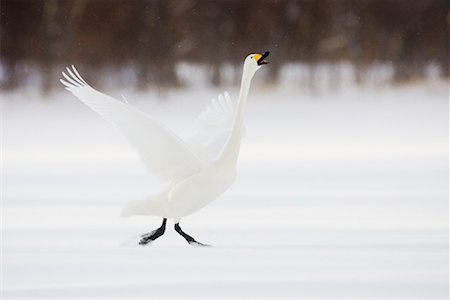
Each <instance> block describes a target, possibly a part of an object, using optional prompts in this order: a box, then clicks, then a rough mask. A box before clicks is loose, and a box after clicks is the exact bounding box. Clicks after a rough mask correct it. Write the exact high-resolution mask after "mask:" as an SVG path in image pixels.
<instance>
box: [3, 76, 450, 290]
mask: <svg viewBox="0 0 450 300" xmlns="http://www.w3.org/2000/svg"><path fill="white" fill-rule="evenodd" d="M257 86H258V88H255V89H253V90H252V91H251V95H250V99H249V105H248V108H247V118H246V128H247V130H246V138H245V141H244V143H243V148H242V151H241V157H240V161H239V175H238V181H237V182H236V184H235V185H234V186H233V187H232V189H230V190H229V191H228V192H227V193H226V194H224V195H223V196H222V197H221V198H220V199H218V200H217V201H216V202H214V203H213V204H212V205H210V206H208V207H206V208H205V209H203V210H202V211H200V212H198V213H196V214H194V215H192V216H190V217H187V218H186V219H184V220H182V226H183V229H184V230H185V231H186V232H187V233H189V234H191V235H193V236H194V237H195V238H197V239H198V240H199V241H201V242H204V243H210V244H212V245H214V247H211V248H194V247H190V246H189V245H188V244H187V243H186V242H185V241H184V239H183V238H182V237H180V236H179V235H178V234H176V233H175V232H174V231H173V230H172V224H170V226H169V230H167V231H166V234H165V235H164V236H163V237H162V238H160V239H158V240H157V241H156V242H154V244H152V245H150V246H146V247H141V246H138V244H137V242H138V240H139V235H140V234H141V233H144V232H148V231H150V230H152V229H154V228H156V227H157V226H159V224H160V222H161V220H159V219H157V218H152V217H135V218H129V219H122V218H120V217H119V213H120V208H121V206H122V205H123V204H125V203H126V202H127V201H130V200H135V199H140V198H143V197H145V196H147V195H148V194H151V193H153V192H156V191H157V190H158V182H157V180H156V179H155V178H153V177H151V176H150V175H148V174H147V173H146V172H145V170H144V168H143V167H142V166H141V165H140V162H139V160H138V158H137V156H136V155H135V153H134V152H133V150H131V148H129V147H128V145H127V143H126V141H125V140H124V139H123V138H122V137H121V136H120V134H119V133H117V132H116V131H115V129H114V128H113V127H112V126H110V125H109V124H108V123H106V122H105V121H103V120H102V119H101V118H100V117H98V116H97V115H96V114H95V113H93V112H91V111H90V110H89V109H88V108H86V107H84V106H83V105H82V104H80V103H79V102H78V101H77V100H76V99H75V98H73V97H72V96H71V95H69V94H68V93H65V92H60V93H57V94H54V95H53V96H52V97H51V98H50V99H40V98H41V96H36V95H35V94H34V93H33V92H32V90H25V91H20V92H15V93H12V94H3V95H2V101H3V106H2V110H3V116H2V117H3V132H2V133H3V135H2V138H3V199H2V200H3V203H2V204H3V210H2V226H3V227H2V241H3V244H2V254H3V256H2V265H1V269H2V275H3V277H2V285H3V297H4V298H9V297H11V298H14V297H19V298H20V297H22V298H24V297H28V298H35V297H36V298H47V297H49V298H50V297H53V298H58V299H62V298H64V297H68V298H89V297H90V298H94V297H103V298H118V297H119V298H120V297H121V298H127V299H128V298H133V297H139V298H149V299H161V298H163V299H164V298H171V299H174V298H179V299H190V298H193V299H200V298H204V299H215V298H227V299H228V298H236V299H247V298H248V299H249V298H255V299H263V298H270V299H284V298H294V299H305V298H329V299H336V298H344V299H349V298H357V299H363V298H365V299H367V298H371V299H382V298H421V299H422V298H423V299H432V298H436V299H447V298H448V287H449V277H448V268H449V258H448V254H449V253H448V250H449V248H448V238H449V235H448V225H449V218H448V212H449V210H448V209H449V206H448V205H449V203H448V183H449V182H448V111H449V110H448V86H447V83H445V82H444V83H421V84H417V85H407V86H401V87H390V88H383V89H380V88H379V87H378V88H376V87H364V88H355V87H352V88H349V89H348V90H346V89H343V90H341V91H340V92H338V93H336V94H332V93H325V94H319V95H311V94H307V93H302V92H301V90H299V89H298V88H295V87H283V88H280V87H265V88H264V87H262V85H261V84H260V85H257ZM218 92H221V91H220V90H215V89H213V88H205V89H198V88H193V89H185V90H178V91H177V90H175V91H171V92H167V93H166V94H164V95H160V94H156V93H153V92H148V93H134V92H133V93H131V92H126V91H125V92H124V91H113V92H112V94H113V95H115V96H118V97H120V93H123V94H124V95H125V96H127V98H128V100H129V101H130V102H131V103H133V104H134V105H136V106H138V107H139V108H141V109H143V110H145V111H146V112H148V113H149V114H151V115H154V116H156V117H157V118H158V119H160V120H163V121H165V123H166V124H167V125H169V126H171V127H172V128H174V129H175V130H176V131H177V132H179V133H180V134H181V135H182V136H187V135H188V134H189V133H190V132H192V130H193V129H194V126H193V122H192V121H193V120H194V119H195V117H196V115H197V113H199V112H200V111H201V109H202V108H203V106H204V105H206V104H207V103H208V102H209V99H211V98H212V97H215V96H216V95H217V93H218ZM230 92H231V95H232V97H233V98H234V100H236V95H237V90H236V89H231V90H230ZM148 99H152V100H153V101H145V100H148ZM186 125H188V126H186Z"/></svg>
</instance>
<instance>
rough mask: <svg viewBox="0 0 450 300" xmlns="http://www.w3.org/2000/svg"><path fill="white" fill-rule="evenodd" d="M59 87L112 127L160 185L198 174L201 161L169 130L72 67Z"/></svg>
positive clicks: (201, 164)
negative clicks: (123, 136)
mask: <svg viewBox="0 0 450 300" xmlns="http://www.w3.org/2000/svg"><path fill="white" fill-rule="evenodd" d="M67 73H68V74H66V73H64V72H63V73H62V74H63V76H64V78H65V79H66V80H63V79H61V80H60V81H61V83H62V84H63V85H64V86H65V87H66V89H67V90H69V91H70V92H72V94H74V95H75V96H76V97H77V98H78V99H79V100H80V101H81V102H83V103H84V104H86V105H87V106H88V107H90V108H91V109H92V110H94V111H95V112H97V113H98V114H100V115H101V116H102V117H104V118H105V119H106V120H108V121H110V122H111V123H113V124H114V125H115V126H116V127H117V128H118V129H119V130H120V131H122V133H123V134H124V135H125V137H126V138H127V139H128V141H129V142H130V144H131V145H132V146H133V147H134V148H135V150H136V151H137V152H138V154H139V156H140V158H141V160H142V162H143V164H144V165H145V167H146V168H147V170H148V171H150V172H151V173H152V174H154V175H156V176H158V177H159V178H160V179H161V181H163V182H174V181H178V180H181V179H184V178H186V177H187V176H189V175H191V174H194V173H196V172H198V171H199V170H200V169H201V168H202V167H203V165H204V164H203V161H201V160H200V159H199V158H198V156H196V155H195V154H194V153H193V152H192V151H191V149H190V148H189V146H188V145H187V144H186V143H184V142H183V141H182V140H181V139H180V138H179V137H178V136H177V135H175V134H174V133H173V132H172V131H170V130H169V129H168V128H166V127H165V126H163V125H162V124H159V123H158V122H157V121H156V120H154V119H153V118H151V117H149V116H147V115H146V114H145V113H143V112H142V111H140V110H138V109H137V108H135V107H133V106H131V105H129V104H127V103H123V102H121V101H118V100H116V99H114V98H112V97H110V96H108V95H105V94H103V93H101V92H99V91H97V90H95V89H94V88H92V87H91V86H90V85H88V84H87V83H86V81H85V80H84V79H83V78H82V77H81V76H80V74H79V73H78V71H77V70H76V68H75V67H74V66H72V70H71V69H69V68H67Z"/></svg>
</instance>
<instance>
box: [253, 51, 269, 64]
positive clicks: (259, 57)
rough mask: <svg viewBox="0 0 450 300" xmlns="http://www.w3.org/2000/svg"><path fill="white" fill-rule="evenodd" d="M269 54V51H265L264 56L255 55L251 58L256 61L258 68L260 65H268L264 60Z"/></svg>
mask: <svg viewBox="0 0 450 300" xmlns="http://www.w3.org/2000/svg"><path fill="white" fill-rule="evenodd" d="M269 54H270V52H269V51H266V52H264V54H262V55H261V54H256V55H255V56H254V57H253V58H254V59H255V60H256V62H257V63H258V66H261V65H267V64H268V62H267V61H265V60H264V59H265V58H266V57H267V56H269Z"/></svg>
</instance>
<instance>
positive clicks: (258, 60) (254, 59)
mask: <svg viewBox="0 0 450 300" xmlns="http://www.w3.org/2000/svg"><path fill="white" fill-rule="evenodd" d="M269 54H270V52H269V51H266V52H264V53H263V54H259V53H252V54H249V55H247V57H246V58H245V61H244V71H248V72H250V74H251V75H253V74H255V72H256V71H258V69H259V68H261V67H262V66H263V65H267V64H268V62H267V61H266V60H265V59H266V57H267V56H269Z"/></svg>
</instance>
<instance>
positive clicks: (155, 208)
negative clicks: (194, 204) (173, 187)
mask: <svg viewBox="0 0 450 300" xmlns="http://www.w3.org/2000/svg"><path fill="white" fill-rule="evenodd" d="M168 194H169V189H168V187H166V188H164V189H163V190H162V191H161V192H159V193H158V194H155V195H152V196H150V197H147V198H145V199H143V200H136V201H132V202H130V203H128V204H127V205H126V206H125V207H124V208H123V209H122V213H121V216H122V217H130V216H139V215H140V216H159V217H163V218H166V217H168V216H167V214H168V212H167V203H168V201H167V200H168Z"/></svg>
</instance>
